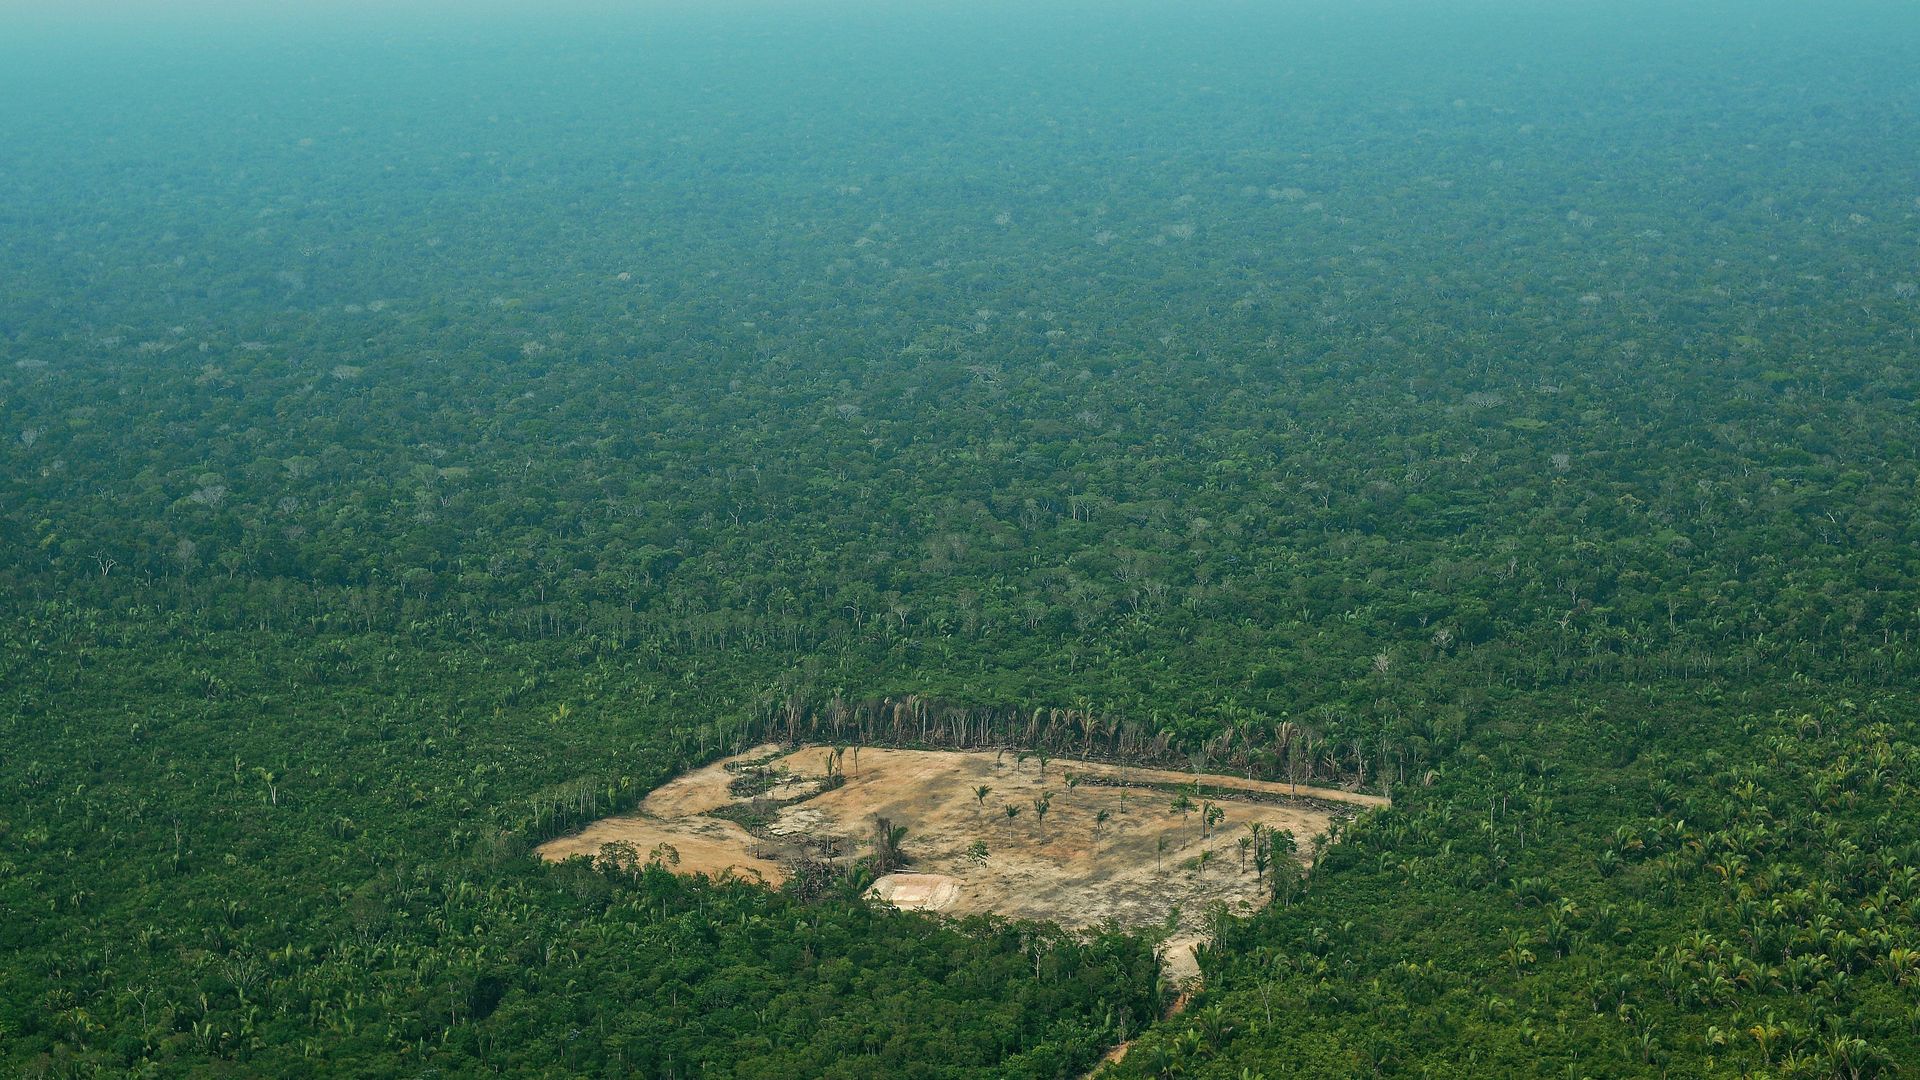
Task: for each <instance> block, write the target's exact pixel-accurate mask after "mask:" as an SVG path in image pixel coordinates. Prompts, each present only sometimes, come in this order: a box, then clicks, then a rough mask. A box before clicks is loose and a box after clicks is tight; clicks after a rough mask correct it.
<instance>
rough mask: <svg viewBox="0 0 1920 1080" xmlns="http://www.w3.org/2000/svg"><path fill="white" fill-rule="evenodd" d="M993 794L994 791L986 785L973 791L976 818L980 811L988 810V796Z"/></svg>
mask: <svg viewBox="0 0 1920 1080" xmlns="http://www.w3.org/2000/svg"><path fill="white" fill-rule="evenodd" d="M991 794H993V789H992V788H990V787H988V786H987V785H985V784H981V785H980V786H979V787H977V788H974V789H973V813H974V815H975V816H976V817H977V816H979V814H980V811H982V810H984V809H986V806H987V796H989V795H991Z"/></svg>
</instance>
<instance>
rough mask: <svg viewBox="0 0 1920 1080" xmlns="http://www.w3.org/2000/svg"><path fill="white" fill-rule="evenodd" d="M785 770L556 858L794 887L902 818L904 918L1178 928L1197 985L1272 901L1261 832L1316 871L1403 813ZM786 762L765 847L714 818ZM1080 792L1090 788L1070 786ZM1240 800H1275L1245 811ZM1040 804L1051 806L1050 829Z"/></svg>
mask: <svg viewBox="0 0 1920 1080" xmlns="http://www.w3.org/2000/svg"><path fill="white" fill-rule="evenodd" d="M776 753H777V751H776V750H775V749H774V748H772V747H761V748H758V749H756V750H752V751H748V752H747V753H746V754H742V755H738V756H737V757H735V758H730V759H728V760H727V761H726V762H718V763H715V764H713V765H709V766H707V767H705V768H702V769H697V770H695V771H693V772H690V773H688V774H686V775H685V776H681V777H678V778H676V779H674V780H673V781H671V782H669V783H667V784H665V785H662V786H661V787H660V788H659V789H658V790H657V791H655V792H653V793H652V794H651V795H649V796H648V797H647V798H646V800H645V801H644V802H643V803H642V804H641V805H640V807H639V809H638V810H637V812H635V813H633V814H627V815H622V816H620V817H614V818H608V819H606V820H603V821H599V822H595V823H594V824H593V825H591V826H589V827H588V828H587V829H585V830H583V831H582V832H580V833H578V834H575V835H573V836H568V837H562V838H560V839H557V840H553V841H551V842H549V843H547V844H543V845H541V847H540V849H539V853H540V855H541V856H542V857H543V858H548V859H556V860H557V859H564V858H567V857H568V856H570V855H576V854H594V853H596V852H598V851H599V850H600V849H601V846H602V845H604V844H607V843H611V842H614V841H625V842H627V843H630V844H632V845H634V847H635V848H636V849H637V851H638V853H639V855H640V857H641V858H643V859H644V858H645V857H646V856H647V854H648V853H649V852H650V851H652V850H654V849H655V847H656V846H657V845H659V844H663V843H664V844H669V845H671V846H672V847H673V849H674V850H676V851H677V852H678V853H679V856H680V862H679V865H678V867H677V869H678V870H680V871H681V872H682V873H695V872H698V873H706V874H719V873H723V872H727V871H732V872H734V873H736V874H739V875H741V876H752V875H758V876H759V877H760V878H761V879H763V880H765V881H766V882H768V883H769V884H778V883H780V882H781V881H784V880H785V879H786V877H787V872H786V869H785V865H784V864H785V863H787V862H788V861H789V860H792V859H794V858H797V857H799V856H800V855H801V854H802V853H809V854H812V855H818V853H820V852H821V851H823V850H832V851H835V852H837V853H838V856H837V857H838V859H839V861H842V862H847V861H851V860H853V859H856V858H859V857H862V856H864V855H866V854H867V853H869V852H870V851H871V840H872V835H873V821H874V818H876V817H886V818H889V819H891V821H892V822H893V824H894V825H896V826H905V827H906V829H907V832H906V836H905V838H904V840H903V841H902V843H901V849H902V851H903V852H904V853H905V854H906V856H907V857H908V858H909V859H910V860H911V861H910V864H909V866H908V867H907V870H908V871H909V872H903V873H897V874H890V875H887V876H885V877H883V878H881V879H880V880H879V881H878V882H876V883H875V886H874V893H873V894H874V895H875V896H876V897H878V898H880V899H884V900H887V901H888V902H890V903H893V904H896V905H897V906H900V907H903V908H917V909H921V910H929V911H944V912H948V913H951V914H955V915H966V914H973V913H980V912H992V913H995V914H999V915H1002V916H1005V917H1007V918H1012V919H1037V920H1047V921H1052V922H1056V923H1059V924H1060V925H1062V926H1065V927H1068V928H1071V929H1087V928H1092V927H1095V926H1098V925H1100V924H1102V923H1105V922H1108V921H1112V922H1114V923H1117V924H1118V925H1120V926H1122V927H1128V928H1142V927H1164V928H1165V929H1166V931H1167V934H1168V938H1167V941H1166V945H1165V948H1164V950H1163V959H1164V964H1165V968H1166V974H1167V978H1168V979H1169V981H1171V982H1173V983H1175V984H1182V983H1184V982H1185V981H1186V980H1189V979H1191V978H1193V977H1195V976H1197V975H1198V974H1199V967H1198V965H1197V964H1196V963H1195V962H1194V959H1193V946H1194V945H1195V944H1197V943H1199V942H1201V941H1204V940H1205V922H1206V914H1207V912H1208V911H1209V910H1211V908H1212V907H1213V906H1214V905H1216V904H1218V905H1224V906H1225V907H1226V908H1227V909H1228V910H1230V911H1234V912H1249V911H1252V910H1254V909H1255V908H1257V907H1258V906H1260V905H1262V904H1264V903H1266V901H1267V895H1268V888H1267V886H1266V885H1265V883H1264V882H1262V881H1260V880H1258V879H1257V878H1256V876H1255V866H1254V860H1253V858H1252V855H1251V850H1250V848H1251V840H1252V836H1253V833H1252V831H1251V829H1250V826H1253V825H1255V824H1258V825H1260V826H1263V827H1264V828H1268V829H1273V830H1282V829H1284V830H1288V831H1290V832H1291V833H1292V834H1293V836H1294V838H1295V840H1296V842H1297V843H1298V858H1299V859H1300V860H1301V861H1302V862H1305V861H1310V860H1311V859H1312V857H1313V844H1314V840H1315V838H1316V837H1318V836H1320V835H1321V834H1323V833H1324V832H1325V831H1326V829H1327V827H1328V825H1329V824H1330V823H1331V822H1332V820H1333V819H1334V817H1335V816H1336V815H1337V814H1341V813H1350V812H1352V811H1351V810H1348V809H1346V807H1353V808H1355V809H1359V808H1364V807H1371V806H1377V805H1384V804H1385V803H1386V800H1384V799H1381V798H1379V797H1377V796H1369V795H1358V794H1355V793H1352V792H1346V791H1338V790H1332V789H1320V788H1307V787H1304V786H1303V787H1301V788H1300V789H1299V796H1300V797H1299V798H1289V796H1291V795H1292V794H1293V791H1294V789H1293V786H1292V785H1289V784H1286V783H1274V782H1269V781H1258V780H1245V779H1241V778H1238V777H1232V776H1222V775H1214V774H1203V775H1199V776H1195V775H1193V774H1189V773H1181V772H1173V771H1170V770H1163V769H1132V768H1126V767H1123V766H1117V765H1106V764H1097V763H1081V762H1075V761H1061V760H1052V761H1049V762H1048V764H1047V769H1046V773H1045V775H1044V776H1043V775H1042V774H1041V771H1040V766H1039V761H1038V759H1037V758H1035V757H1028V758H1026V759H1025V760H1024V761H1023V760H1020V757H1019V755H1016V754H1013V753H992V752H980V751H968V752H963V751H930V750H889V749H880V748H875V747H863V748H862V749H861V751H860V754H859V757H858V759H857V760H856V759H855V757H854V755H853V754H852V752H851V751H849V752H848V753H847V754H846V755H845V756H844V758H842V759H841V767H842V771H843V772H844V773H845V775H846V781H845V783H844V784H842V785H841V786H839V787H837V788H833V789H831V790H827V791H824V792H820V793H819V794H815V795H811V796H808V795H807V794H806V793H807V792H808V791H811V790H815V789H817V788H818V786H819V784H818V780H819V779H820V778H821V777H822V776H823V775H824V774H825V772H826V765H827V758H828V756H829V754H828V751H827V750H826V749H825V748H823V747H818V746H809V747H803V748H801V749H799V750H795V751H793V752H791V753H786V754H783V755H778V756H775V755H776ZM769 758H771V767H772V768H773V770H774V771H775V773H776V774H778V775H781V776H782V777H783V779H784V780H785V781H786V782H784V783H781V784H779V785H776V786H775V787H773V788H772V789H771V790H770V791H767V792H765V793H764V795H763V797H762V798H763V799H764V800H765V801H762V802H760V803H759V804H758V809H759V811H760V813H761V815H762V817H763V818H764V819H765V826H764V828H761V829H759V830H758V831H759V833H760V835H752V834H749V833H748V831H747V830H746V829H744V828H742V827H741V826H740V825H739V824H737V823H735V822H734V821H729V820H725V819H724V818H721V817H716V816H714V812H715V811H724V810H726V809H728V808H730V807H731V808H733V809H734V810H736V811H737V810H742V809H745V808H747V807H748V806H750V805H752V804H753V802H754V800H753V799H752V798H735V797H734V796H732V795H731V794H730V793H729V792H728V784H729V783H730V782H731V781H732V780H733V779H734V777H735V776H736V775H738V774H737V773H735V772H732V771H729V770H728V768H727V765H728V764H729V763H734V764H737V763H740V762H746V761H765V760H768V759H769ZM1070 776H1071V777H1076V778H1078V781H1079V782H1076V783H1072V784H1070V783H1069V779H1068V778H1069V777H1070ZM1096 779H1097V780H1098V781H1099V782H1097V783H1095V782H1090V781H1093V780H1096ZM1196 782H1198V783H1199V784H1201V785H1203V786H1204V787H1205V788H1207V789H1209V790H1211V791H1215V792H1222V793H1219V794H1210V795H1207V796H1204V797H1203V796H1190V797H1189V798H1190V802H1191V806H1190V808H1188V810H1187V811H1186V812H1184V813H1183V812H1181V810H1180V809H1179V808H1177V807H1176V805H1175V804H1176V799H1177V798H1178V795H1177V794H1176V793H1175V792H1170V791H1166V790H1158V789H1155V788H1150V787H1144V786H1138V785H1144V784H1156V785H1169V784H1171V785H1180V786H1187V785H1192V784H1194V783H1196ZM1130 785H1131V786H1130ZM981 788H985V789H987V790H986V792H985V795H984V798H982V797H980V794H979V790H980V789H981ZM1239 792H1247V793H1257V794H1258V795H1259V796H1261V797H1263V798H1264V799H1265V800H1269V801H1253V800H1250V799H1244V798H1235V797H1233V793H1239ZM1274 799H1278V800H1279V801H1271V800H1274ZM1036 801H1044V803H1045V805H1046V813H1045V815H1044V820H1043V819H1042V814H1041V813H1040V811H1039V808H1038V807H1037V806H1036ZM1206 803H1211V804H1212V805H1214V806H1215V807H1217V808H1218V812H1219V820H1218V821H1217V822H1216V823H1215V824H1213V825H1212V826H1211V827H1209V826H1207V825H1206V824H1205V823H1204V822H1203V821H1202V806H1203V805H1204V804H1206ZM1009 807H1012V808H1015V812H1014V813H1013V815H1012V816H1009V815H1008V813H1007V811H1008V808H1009ZM1242 840H1247V841H1249V843H1247V844H1243V843H1242Z"/></svg>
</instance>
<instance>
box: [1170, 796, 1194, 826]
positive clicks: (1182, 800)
mask: <svg viewBox="0 0 1920 1080" xmlns="http://www.w3.org/2000/svg"><path fill="white" fill-rule="evenodd" d="M1168 808H1169V809H1171V810H1172V811H1173V812H1174V813H1176V814H1179V815H1180V820H1181V821H1182V822H1183V823H1184V822H1185V821H1186V819H1187V815H1188V814H1191V813H1193V800H1192V799H1189V798H1187V794H1186V792H1184V791H1183V792H1181V793H1180V794H1178V795H1176V796H1174V797H1173V802H1172V803H1171V804H1170V806H1169V807H1168Z"/></svg>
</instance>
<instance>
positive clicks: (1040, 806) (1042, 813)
mask: <svg viewBox="0 0 1920 1080" xmlns="http://www.w3.org/2000/svg"><path fill="white" fill-rule="evenodd" d="M1051 809H1053V794H1052V793H1051V792H1046V791H1043V792H1041V793H1040V797H1039V798H1037V799H1035V800H1033V816H1034V817H1035V818H1037V819H1039V822H1040V842H1041V843H1045V842H1046V840H1047V811H1049V810H1051Z"/></svg>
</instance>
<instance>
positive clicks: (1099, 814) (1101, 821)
mask: <svg viewBox="0 0 1920 1080" xmlns="http://www.w3.org/2000/svg"><path fill="white" fill-rule="evenodd" d="M1112 816H1113V815H1112V814H1109V813H1107V812H1106V811H1105V810H1100V811H1096V812H1095V813H1094V815H1093V838H1094V839H1095V840H1098V839H1100V826H1102V825H1105V824H1106V823H1107V819H1108V818H1111V817H1112Z"/></svg>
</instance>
